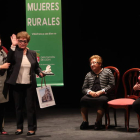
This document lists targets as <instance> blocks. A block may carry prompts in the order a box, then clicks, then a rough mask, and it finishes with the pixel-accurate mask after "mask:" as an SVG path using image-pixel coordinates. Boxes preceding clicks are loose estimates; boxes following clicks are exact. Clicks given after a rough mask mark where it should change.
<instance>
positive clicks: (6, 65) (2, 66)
mask: <svg viewBox="0 0 140 140" xmlns="http://www.w3.org/2000/svg"><path fill="white" fill-rule="evenodd" d="M9 66H10V63H4V64H3V65H1V69H8V68H9Z"/></svg>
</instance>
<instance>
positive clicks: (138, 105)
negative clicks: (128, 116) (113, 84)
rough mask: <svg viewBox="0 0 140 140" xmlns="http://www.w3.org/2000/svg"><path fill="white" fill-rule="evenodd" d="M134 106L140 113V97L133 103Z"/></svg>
mask: <svg viewBox="0 0 140 140" xmlns="http://www.w3.org/2000/svg"><path fill="white" fill-rule="evenodd" d="M132 108H133V109H134V111H135V112H136V113H137V114H139V115H140V98H138V99H136V100H135V102H134V103H133V105H132Z"/></svg>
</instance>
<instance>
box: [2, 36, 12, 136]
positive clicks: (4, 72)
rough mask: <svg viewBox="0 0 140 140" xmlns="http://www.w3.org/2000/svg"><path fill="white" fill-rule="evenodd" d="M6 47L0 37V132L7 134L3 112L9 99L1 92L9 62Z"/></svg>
mask: <svg viewBox="0 0 140 140" xmlns="http://www.w3.org/2000/svg"><path fill="white" fill-rule="evenodd" d="M7 53H8V51H7V49H6V48H5V47H3V46H2V43H1V37H0V133H1V134H2V135H7V134H8V133H7V132H6V131H5V130H4V112H5V105H6V103H7V102H8V101H9V96H8V95H4V94H3V88H4V82H5V79H6V76H7V71H6V69H8V68H9V65H10V63H5V62H6V60H7Z"/></svg>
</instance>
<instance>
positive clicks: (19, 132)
mask: <svg viewBox="0 0 140 140" xmlns="http://www.w3.org/2000/svg"><path fill="white" fill-rule="evenodd" d="M22 133H23V131H22V130H21V131H16V132H15V134H16V135H20V134H22Z"/></svg>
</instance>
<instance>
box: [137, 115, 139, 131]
mask: <svg viewBox="0 0 140 140" xmlns="http://www.w3.org/2000/svg"><path fill="white" fill-rule="evenodd" d="M137 118H138V125H139V128H138V130H137V131H138V132H140V116H139V115H138V114H137Z"/></svg>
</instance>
